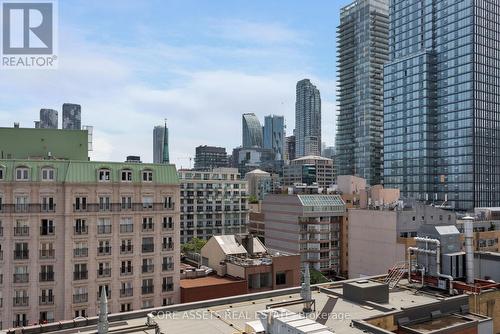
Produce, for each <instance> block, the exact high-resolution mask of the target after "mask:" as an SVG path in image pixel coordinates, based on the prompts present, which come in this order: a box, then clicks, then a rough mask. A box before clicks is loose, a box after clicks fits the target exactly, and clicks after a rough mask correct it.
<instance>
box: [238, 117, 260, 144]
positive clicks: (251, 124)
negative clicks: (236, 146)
mask: <svg viewBox="0 0 500 334" xmlns="http://www.w3.org/2000/svg"><path fill="white" fill-rule="evenodd" d="M241 119H242V136H243V138H242V144H243V147H244V148H248V147H260V148H262V126H261V125H260V122H259V119H258V118H257V116H255V114H253V113H249V114H243V116H242V118H241Z"/></svg>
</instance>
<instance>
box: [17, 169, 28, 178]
mask: <svg viewBox="0 0 500 334" xmlns="http://www.w3.org/2000/svg"><path fill="white" fill-rule="evenodd" d="M16 180H17V181H28V180H29V169H28V168H26V167H18V168H16Z"/></svg>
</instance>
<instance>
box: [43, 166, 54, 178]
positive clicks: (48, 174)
mask: <svg viewBox="0 0 500 334" xmlns="http://www.w3.org/2000/svg"><path fill="white" fill-rule="evenodd" d="M55 174H56V172H55V170H54V168H43V169H42V181H54V179H55Z"/></svg>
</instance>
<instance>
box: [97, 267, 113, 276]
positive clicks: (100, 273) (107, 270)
mask: <svg viewBox="0 0 500 334" xmlns="http://www.w3.org/2000/svg"><path fill="white" fill-rule="evenodd" d="M97 277H98V278H102V277H111V268H105V269H97Z"/></svg>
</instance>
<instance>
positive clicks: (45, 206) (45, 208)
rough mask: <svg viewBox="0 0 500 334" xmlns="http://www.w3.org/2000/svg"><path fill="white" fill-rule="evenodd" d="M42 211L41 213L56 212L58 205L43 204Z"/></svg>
mask: <svg viewBox="0 0 500 334" xmlns="http://www.w3.org/2000/svg"><path fill="white" fill-rule="evenodd" d="M40 211H41V212H55V211H56V205H55V204H41V205H40Z"/></svg>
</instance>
